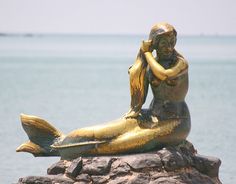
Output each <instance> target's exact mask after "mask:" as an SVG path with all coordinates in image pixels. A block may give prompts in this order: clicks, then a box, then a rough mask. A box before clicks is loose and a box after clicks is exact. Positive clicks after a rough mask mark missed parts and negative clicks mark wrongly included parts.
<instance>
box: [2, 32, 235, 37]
mask: <svg viewBox="0 0 236 184" xmlns="http://www.w3.org/2000/svg"><path fill="white" fill-rule="evenodd" d="M146 35H148V34H141V33H138V34H133V33H69V32H68V33H31V32H24V33H22V32H9V33H7V32H0V36H22V37H34V36H146ZM178 36H186V37H187V36H190V37H191V36H223V37H234V36H236V34H218V33H215V34H204V33H200V34H178Z"/></svg>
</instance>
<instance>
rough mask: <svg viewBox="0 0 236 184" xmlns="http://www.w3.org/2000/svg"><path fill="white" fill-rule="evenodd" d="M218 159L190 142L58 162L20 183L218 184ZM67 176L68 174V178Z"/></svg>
mask: <svg viewBox="0 0 236 184" xmlns="http://www.w3.org/2000/svg"><path fill="white" fill-rule="evenodd" d="M220 164H221V162H220V160H219V159H218V158H214V157H206V156H202V155H198V154H197V153H196V150H195V149H194V147H193V146H192V144H191V143H189V142H184V143H183V144H180V145H178V146H172V147H166V148H163V149H161V150H158V151H153V152H149V153H140V154H129V155H120V156H118V155H116V156H100V157H99V156H97V157H86V158H81V157H79V158H77V159H75V160H72V161H67V160H64V161H59V162H57V163H56V164H53V165H52V166H51V167H50V168H49V169H48V175H47V176H29V177H25V178H21V179H19V181H18V183H19V184H41V183H42V184H54V183H55V184H56V183H64V184H71V183H75V184H92V183H95V184H127V183H128V184H139V183H140V184H146V183H147V184H161V183H168V184H172V183H173V184H187V183H189V184H190V183H191V184H192V183H193V184H199V183H201V184H221V182H220V180H219V179H218V172H219V166H220ZM67 176H68V177H67Z"/></svg>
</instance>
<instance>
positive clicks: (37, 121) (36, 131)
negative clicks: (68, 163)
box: [16, 114, 63, 157]
mask: <svg viewBox="0 0 236 184" xmlns="http://www.w3.org/2000/svg"><path fill="white" fill-rule="evenodd" d="M21 122H22V127H23V128H24V130H25V132H26V134H27V135H28V137H29V141H28V142H26V143H23V144H21V145H20V146H19V147H18V148H17V149H16V151H17V152H29V153H32V154H33V155H34V156H36V157H37V156H59V152H58V151H57V150H55V149H53V148H52V147H51V145H52V144H53V143H55V142H56V141H57V140H59V139H60V138H61V137H62V136H63V134H62V133H61V132H60V131H58V130H57V129H56V128H55V127H53V126H52V125H51V124H49V123H48V122H47V121H45V120H43V119H41V118H39V117H36V116H30V115H25V114H21Z"/></svg>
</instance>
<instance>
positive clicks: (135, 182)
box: [127, 173, 150, 184]
mask: <svg viewBox="0 0 236 184" xmlns="http://www.w3.org/2000/svg"><path fill="white" fill-rule="evenodd" d="M149 180H150V176H149V175H147V174H145V173H138V174H137V175H134V176H133V177H132V178H130V179H129V181H128V182H127V184H144V183H149Z"/></svg>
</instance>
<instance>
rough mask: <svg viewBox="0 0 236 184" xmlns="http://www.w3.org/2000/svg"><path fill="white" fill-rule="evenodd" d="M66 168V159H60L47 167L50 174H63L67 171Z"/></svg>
mask: <svg viewBox="0 0 236 184" xmlns="http://www.w3.org/2000/svg"><path fill="white" fill-rule="evenodd" d="M65 170H66V165H65V162H64V160H60V161H59V162H57V163H55V164H53V165H51V167H49V168H48V169H47V173H48V174H49V175H56V174H63V173H65Z"/></svg>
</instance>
